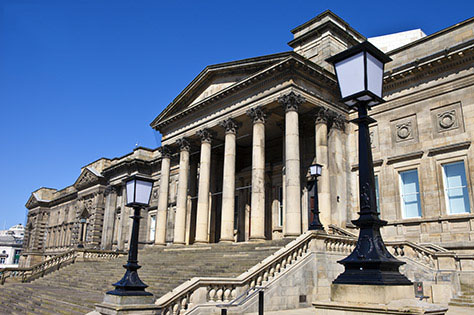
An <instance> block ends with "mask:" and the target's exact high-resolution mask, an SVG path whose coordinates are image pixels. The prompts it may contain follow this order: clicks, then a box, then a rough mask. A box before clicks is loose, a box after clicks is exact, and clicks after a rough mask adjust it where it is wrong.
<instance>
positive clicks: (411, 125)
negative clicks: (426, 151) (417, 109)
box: [390, 114, 418, 146]
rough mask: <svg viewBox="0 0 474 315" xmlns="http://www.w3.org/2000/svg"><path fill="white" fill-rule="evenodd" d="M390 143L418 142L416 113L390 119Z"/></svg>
mask: <svg viewBox="0 0 474 315" xmlns="http://www.w3.org/2000/svg"><path fill="white" fill-rule="evenodd" d="M390 127H391V134H392V144H393V145H394V146H395V145H398V144H405V143H406V144H411V143H415V142H418V124H417V120H416V114H413V115H410V116H405V117H402V118H397V119H395V120H392V121H390Z"/></svg>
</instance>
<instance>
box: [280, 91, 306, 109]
mask: <svg viewBox="0 0 474 315" xmlns="http://www.w3.org/2000/svg"><path fill="white" fill-rule="evenodd" d="M304 102H306V99H305V98H304V97H303V96H301V94H296V93H295V92H290V93H288V94H286V95H283V96H280V97H279V98H278V103H280V104H281V105H283V108H284V109H285V112H288V111H292V110H294V111H298V108H299V107H300V105H301V104H303V103H304Z"/></svg>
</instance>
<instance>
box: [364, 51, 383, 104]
mask: <svg viewBox="0 0 474 315" xmlns="http://www.w3.org/2000/svg"><path fill="white" fill-rule="evenodd" d="M382 82H383V63H382V62H380V61H379V60H378V59H377V58H375V57H374V56H372V55H371V54H369V53H367V89H368V90H369V91H371V92H372V93H374V94H375V95H377V96H379V97H382Z"/></svg>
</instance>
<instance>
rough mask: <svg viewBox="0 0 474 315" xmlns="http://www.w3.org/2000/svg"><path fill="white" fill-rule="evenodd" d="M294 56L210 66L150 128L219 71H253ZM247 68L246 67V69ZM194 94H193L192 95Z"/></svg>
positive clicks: (263, 58) (265, 57)
mask: <svg viewBox="0 0 474 315" xmlns="http://www.w3.org/2000/svg"><path fill="white" fill-rule="evenodd" d="M291 54H293V52H291V51H288V52H282V53H277V54H271V55H265V56H260V57H253V58H247V59H241V60H236V61H231V62H225V63H220V64H215V65H210V66H207V67H205V68H204V70H202V71H201V72H200V73H199V74H198V75H197V76H196V77H195V78H194V79H193V80H192V81H191V83H189V84H188V85H187V86H186V87H185V88H184V89H183V91H181V93H179V94H178V96H176V98H175V99H174V100H173V101H172V102H171V103H170V104H168V106H166V108H165V109H164V110H163V111H162V112H161V113H160V114H159V115H158V116H157V117H156V118H155V119H154V120H153V121H152V122H151V123H150V126H151V127H153V128H154V126H155V125H156V124H157V123H158V122H159V121H160V120H161V119H162V118H163V117H164V116H165V115H166V114H168V113H169V112H170V111H171V110H172V109H173V108H174V106H175V105H176V104H178V103H180V102H184V101H185V100H186V97H187V96H189V94H190V93H191V91H193V90H194V89H196V88H198V87H199V86H200V85H201V84H202V83H203V82H206V80H207V79H210V77H211V76H212V75H213V74H214V73H215V72H217V71H221V72H222V73H226V72H232V73H233V72H235V71H236V70H237V69H239V70H240V71H243V70H245V69H252V68H256V67H259V66H262V65H264V64H266V63H272V62H277V61H278V60H282V59H285V58H287V57H288V56H290V55H291ZM245 66H246V67H245ZM191 94H192V93H191Z"/></svg>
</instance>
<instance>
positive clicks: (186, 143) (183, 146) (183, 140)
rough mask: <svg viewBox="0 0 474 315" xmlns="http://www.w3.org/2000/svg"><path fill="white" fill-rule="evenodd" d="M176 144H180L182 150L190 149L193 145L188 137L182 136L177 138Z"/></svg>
mask: <svg viewBox="0 0 474 315" xmlns="http://www.w3.org/2000/svg"><path fill="white" fill-rule="evenodd" d="M176 144H177V145H179V150H180V151H189V149H190V147H191V144H190V143H189V141H188V139H186V138H181V139H178V140H176Z"/></svg>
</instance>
